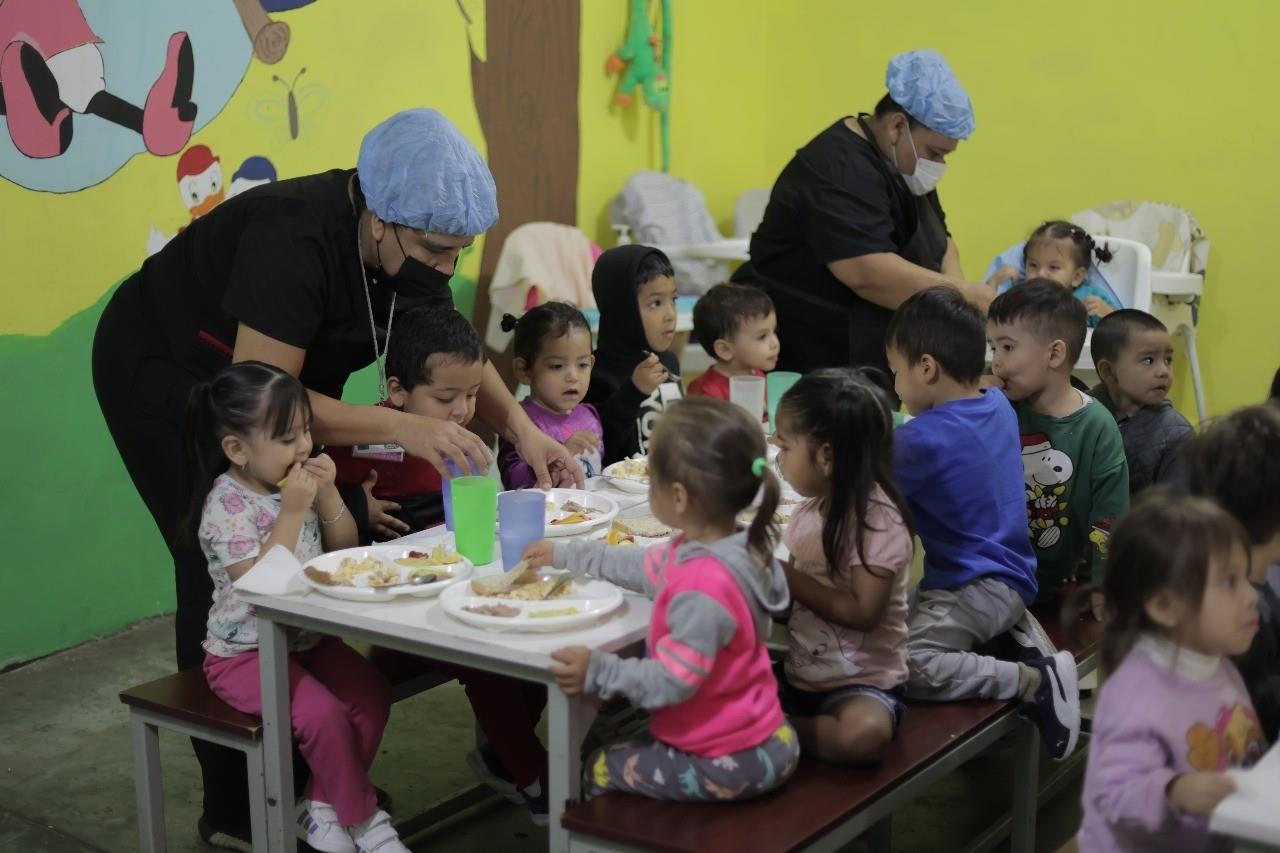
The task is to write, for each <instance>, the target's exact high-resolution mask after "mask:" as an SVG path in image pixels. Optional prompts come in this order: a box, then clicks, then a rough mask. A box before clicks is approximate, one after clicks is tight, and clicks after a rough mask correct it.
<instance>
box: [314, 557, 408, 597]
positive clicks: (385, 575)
mask: <svg viewBox="0 0 1280 853" xmlns="http://www.w3.org/2000/svg"><path fill="white" fill-rule="evenodd" d="M302 573H303V574H305V575H306V576H307V577H309V578H311V580H313V581H315V582H316V583H318V584H323V585H324V586H350V587H370V588H373V589H377V588H379V587H385V586H395V585H396V584H401V583H404V579H403V578H402V577H400V570H399V569H397V568H396V567H395V566H389V565H387V564H386V563H384V562H382V561H381V560H378V559H376V558H374V557H364V558H362V559H359V560H357V559H355V558H354V557H344V558H343V559H342V562H341V563H339V564H338V568H337V569H335V570H334V571H332V572H322V571H320V570H319V569H316V568H313V567H311V566H307V567H306V568H304V569H303V570H302Z"/></svg>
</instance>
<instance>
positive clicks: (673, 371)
mask: <svg viewBox="0 0 1280 853" xmlns="http://www.w3.org/2000/svg"><path fill="white" fill-rule="evenodd" d="M591 291H592V293H594V294H595V297H596V305H597V306H598V307H599V309H600V334H599V340H600V345H599V348H598V349H597V350H596V363H595V367H594V369H593V370H592V373H591V385H590V387H589V388H588V389H587V396H586V401H587V402H588V403H591V404H592V405H593V406H595V408H596V411H597V412H599V414H600V420H601V422H602V425H603V427H604V460H603V461H604V464H605V465H610V464H612V463H614V462H617V461H618V460H620V459H626V458H627V457H629V456H634V455H636V454H645V453H648V452H649V438H650V436H651V435H652V434H653V428H654V426H655V425H656V424H657V422H658V419H659V417H660V416H661V415H662V413H663V412H664V411H665V410H666V408H667V406H669V405H670V404H671V403H672V402H674V401H675V400H677V399H679V398H680V397H681V396H682V395H681V391H680V362H679V361H678V360H677V359H676V357H675V355H674V354H673V353H671V352H670V350H671V342H672V340H673V339H674V338H675V334H676V279H675V270H674V269H673V268H672V266H671V261H670V260H668V259H667V256H666V255H664V254H663V253H662V252H660V251H658V250H657V249H654V248H651V247H649V246H639V245H634V244H633V245H627V246H615V247H614V248H612V249H609V250H607V251H606V252H605V253H604V254H602V255H601V256H600V259H599V260H598V261H596V266H595V269H594V270H592V272H591Z"/></svg>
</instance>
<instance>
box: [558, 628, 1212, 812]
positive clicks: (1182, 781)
mask: <svg viewBox="0 0 1280 853" xmlns="http://www.w3.org/2000/svg"><path fill="white" fill-rule="evenodd" d="M568 651H573V650H572V649H569V650H568ZM565 692H566V693H567V692H568V691H567V690H566V691H565ZM1235 789H1236V783H1235V782H1232V781H1231V777H1230V776H1228V775H1227V774H1225V773H1204V772H1199V773H1183V774H1181V775H1179V776H1175V777H1174V778H1173V781H1172V782H1170V783H1169V787H1168V788H1166V789H1165V791H1166V796H1168V798H1169V802H1170V803H1172V804H1173V806H1174V808H1176V809H1178V811H1181V812H1184V813H1186V814H1195V815H1206V816H1207V815H1209V814H1210V813H1211V812H1212V811H1213V810H1214V809H1215V808H1217V806H1218V803H1220V802H1222V801H1223V799H1225V798H1226V796H1227V795H1228V794H1230V793H1231V792H1232V791H1234V790H1235Z"/></svg>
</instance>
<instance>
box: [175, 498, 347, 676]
mask: <svg viewBox="0 0 1280 853" xmlns="http://www.w3.org/2000/svg"><path fill="white" fill-rule="evenodd" d="M279 514H280V495H278V494H274V495H260V494H258V493H257V492H254V491H250V490H249V489H247V488H245V487H244V486H242V485H240V484H239V483H237V482H236V481H235V480H234V479H232V477H231V476H230V475H228V474H223V475H221V476H219V477H218V479H216V480H214V481H213V489H212V490H210V492H209V497H207V498H205V501H204V512H202V513H201V515H200V532H199V537H200V548H201V549H202V550H203V551H204V556H205V559H207V560H208V561H209V574H210V576H212V577H213V606H212V607H211V608H209V633H208V635H207V636H206V637H205V641H204V650H205V651H206V652H208V653H209V654H211V655H216V656H217V657H222V658H229V657H234V656H235V655H238V654H241V653H242V652H252V651H256V650H257V648H258V620H257V619H256V618H255V617H254V615H253V607H252V605H250V604H248V603H247V602H245V601H242V600H240V599H238V598H236V597H235V596H234V595H232V594H231V575H229V574H227V567H228V566H234V565H235V564H236V563H239V562H241V561H243V560H248V559H251V558H253V557H256V556H258V553H259V552H260V551H261V550H262V543H263V542H265V541H266V539H267V537H268V536H270V535H271V528H272V527H274V526H275V523H276V516H278V515H279ZM322 552H323V548H322V547H321V545H320V524H319V521H318V519H317V518H316V513H315V510H313V509H309V510H307V518H306V521H304V522H303V524H302V533H301V534H299V536H298V545H297V547H295V548H294V549H293V555H294V556H295V557H297V558H298V559H299V560H300V561H302V562H304V563H305V562H306V561H307V560H311V559H313V558H315V557H318V556H320V554H321V553H322ZM317 640H319V636H318V635H316V634H313V633H311V632H309V631H297V632H294V631H291V632H290V634H289V649H290V650H291V651H300V650H302V649H309V648H311V647H312V646H314V645H315V644H316V642H317Z"/></svg>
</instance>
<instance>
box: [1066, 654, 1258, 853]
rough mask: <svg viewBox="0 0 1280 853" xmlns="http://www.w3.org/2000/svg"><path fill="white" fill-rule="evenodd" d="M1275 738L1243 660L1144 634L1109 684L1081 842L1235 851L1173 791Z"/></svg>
mask: <svg viewBox="0 0 1280 853" xmlns="http://www.w3.org/2000/svg"><path fill="white" fill-rule="evenodd" d="M1265 751H1266V740H1265V739H1264V738H1263V735H1262V728H1261V726H1259V725H1258V718H1257V716H1256V715H1255V714H1254V712H1253V705H1252V704H1250V702H1249V694H1248V692H1247V691H1246V690H1245V687H1244V683H1243V681H1241V679H1240V674H1239V673H1238V672H1237V671H1236V668H1235V666H1233V665H1232V664H1231V662H1230V661H1228V660H1227V659H1226V658H1221V657H1218V658H1211V657H1207V656H1205V655H1201V654H1197V653H1195V652H1192V651H1189V650H1187V649H1185V648H1177V647H1175V646H1174V645H1173V644H1171V643H1169V642H1168V641H1166V640H1162V639H1158V638H1156V637H1152V636H1143V637H1142V638H1141V639H1139V641H1138V642H1137V643H1136V644H1135V645H1134V647H1133V650H1132V651H1130V652H1129V655H1128V657H1126V658H1125V659H1124V662H1123V663H1121V664H1120V666H1119V667H1117V668H1116V671H1115V672H1114V673H1112V674H1111V677H1110V678H1108V679H1107V680H1106V682H1105V683H1104V684H1103V686H1102V693H1101V695H1100V696H1099V698H1098V706H1097V710H1096V712H1095V716H1094V720H1093V740H1092V742H1091V743H1090V745H1089V763H1088V767H1087V769H1086V770H1085V777H1084V797H1083V799H1084V823H1083V824H1082V825H1081V827H1080V835H1079V844H1080V849H1081V850H1088V851H1090V853H1107V851H1142V850H1150V851H1161V853H1167V851H1170V850H1177V851H1179V853H1184V852H1185V853H1191V851H1212V850H1229V849H1230V847H1231V846H1230V844H1229V843H1227V842H1226V841H1225V840H1224V839H1222V838H1219V837H1218V836H1214V835H1211V834H1210V833H1209V822H1208V819H1207V818H1203V817H1197V816H1191V815H1185V814H1182V813H1180V812H1178V811H1177V810H1176V809H1175V808H1174V807H1173V805H1172V804H1170V802H1169V799H1168V796H1167V794H1166V790H1167V788H1168V787H1169V783H1170V782H1172V781H1173V779H1174V777H1175V776H1178V775H1179V774H1182V773H1188V772H1192V771H1195V770H1210V771H1221V770H1226V769H1228V768H1232V767H1247V766H1248V765H1250V764H1253V763H1254V762H1255V761H1257V760H1258V759H1259V758H1261V757H1262V754H1263V752H1265Z"/></svg>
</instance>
